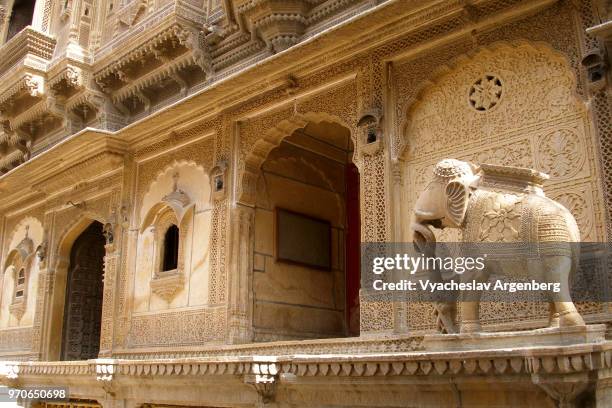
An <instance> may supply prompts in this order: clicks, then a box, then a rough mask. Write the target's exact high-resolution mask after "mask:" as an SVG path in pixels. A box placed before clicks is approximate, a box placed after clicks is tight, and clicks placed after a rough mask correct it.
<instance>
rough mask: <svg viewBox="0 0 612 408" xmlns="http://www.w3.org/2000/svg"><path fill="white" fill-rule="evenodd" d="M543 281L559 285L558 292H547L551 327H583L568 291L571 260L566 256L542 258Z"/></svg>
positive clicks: (581, 319)
mask: <svg viewBox="0 0 612 408" xmlns="http://www.w3.org/2000/svg"><path fill="white" fill-rule="evenodd" d="M542 261H543V268H544V280H545V281H546V282H550V283H559V284H560V285H559V291H558V292H555V291H548V293H549V296H550V300H551V305H552V307H551V311H554V313H552V315H551V321H550V326H551V327H567V326H584V319H583V318H582V316H580V313H578V310H576V306H575V305H574V302H572V299H571V295H570V290H569V275H570V272H571V271H572V259H571V258H570V257H568V256H548V257H545V258H543V260H542Z"/></svg>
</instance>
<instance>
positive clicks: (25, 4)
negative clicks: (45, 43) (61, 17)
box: [6, 0, 36, 41]
mask: <svg viewBox="0 0 612 408" xmlns="http://www.w3.org/2000/svg"><path fill="white" fill-rule="evenodd" d="M35 4H36V1H35V0H15V3H13V10H12V11H11V19H10V20H9V27H8V33H7V35H6V41H8V40H10V39H11V38H13V37H14V36H15V34H17V33H19V32H20V31H21V30H23V29H24V28H26V27H27V26H29V25H30V24H32V18H33V16H34V5H35Z"/></svg>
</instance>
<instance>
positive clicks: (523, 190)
mask: <svg viewBox="0 0 612 408" xmlns="http://www.w3.org/2000/svg"><path fill="white" fill-rule="evenodd" d="M547 178H548V176H547V175H545V174H543V173H539V172H537V171H535V170H531V169H526V168H517V167H507V166H494V165H487V164H482V165H480V166H476V165H474V164H472V163H467V162H463V161H459V160H454V159H445V160H442V161H440V162H439V163H438V164H437V165H436V166H435V167H434V170H433V178H432V179H431V182H430V183H429V185H428V186H427V188H426V189H425V190H424V191H423V193H422V194H421V195H420V196H419V198H418V200H417V202H416V204H415V207H414V220H415V223H414V224H413V225H412V226H411V230H412V232H413V237H414V240H415V242H417V243H418V244H421V243H424V242H435V237H434V235H433V232H432V231H431V229H430V228H431V227H434V228H459V229H461V230H462V232H463V241H464V242H479V243H491V242H493V243H496V242H502V243H516V242H531V243H536V244H544V243H553V244H556V245H551V246H546V245H543V246H539V247H538V249H539V251H540V254H541V255H540V256H541V257H545V258H546V263H545V265H546V266H545V267H544V268H545V269H544V272H543V278H544V280H545V281H547V282H561V284H562V286H564V287H562V289H561V292H560V293H558V294H551V295H550V296H551V303H550V307H551V312H554V314H552V315H551V321H550V325H551V327H564V326H577V325H578V326H579V325H584V320H583V319H582V317H581V316H580V314H579V313H578V311H577V310H576V307H575V306H574V304H573V302H572V301H571V300H570V297H569V290H568V288H567V282H568V278H569V276H570V274H571V273H572V272H573V271H574V269H575V267H576V262H575V260H576V258H577V256H578V254H577V250H576V249H575V247H572V246H571V245H570V243H571V242H578V241H580V232H579V230H578V226H577V224H576V220H575V219H574V217H573V216H572V215H571V213H570V212H569V210H567V209H566V208H565V207H563V206H562V205H559V204H558V203H557V202H555V201H553V200H551V199H550V198H547V197H546V196H545V195H544V192H543V190H542V183H543V181H544V180H546V179H547ZM568 258H569V259H570V260H571V262H569V263H568V262H567V259H568ZM491 266H492V265H491V264H488V266H487V267H486V268H485V270H484V271H483V272H482V273H479V274H474V275H470V276H469V279H472V278H473V279H475V280H477V281H481V282H486V281H487V280H488V278H489V275H490V273H491V270H492V269H493V268H491ZM520 269H521V270H524V272H525V273H527V275H528V276H532V277H536V276H537V275H536V269H534V267H533V266H532V264H531V263H530V264H527V263H525V264H521V266H520ZM464 277H465V278H467V275H463V276H462V279H463V278H464ZM438 278H440V279H441V277H438ZM479 296H480V295H477V296H475V297H474V299H471V301H465V302H462V303H461V328H460V330H461V332H475V331H480V321H479V303H480V302H479ZM453 309H454V304H451V305H443V306H442V307H439V308H438V319H439V324H440V325H441V326H442V327H441V328H442V329H443V330H444V331H446V332H455V331H456V328H455V327H454V324H453V321H454V316H453V315H454V310H453Z"/></svg>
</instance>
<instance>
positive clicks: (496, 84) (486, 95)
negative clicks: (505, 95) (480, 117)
mask: <svg viewBox="0 0 612 408" xmlns="http://www.w3.org/2000/svg"><path fill="white" fill-rule="evenodd" d="M501 96H502V83H501V80H500V79H499V78H498V77H497V76H495V75H489V74H485V75H483V76H482V78H479V79H478V80H476V82H474V85H472V87H471V88H470V98H469V99H470V105H471V106H472V107H473V108H474V109H476V110H477V111H481V112H484V111H487V110H489V109H491V108H493V107H494V106H495V105H497V104H498V103H499V101H500V99H501Z"/></svg>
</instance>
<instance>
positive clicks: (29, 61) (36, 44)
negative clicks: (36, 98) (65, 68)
mask: <svg viewBox="0 0 612 408" xmlns="http://www.w3.org/2000/svg"><path fill="white" fill-rule="evenodd" d="M55 43H56V41H55V38H53V37H50V36H48V35H47V34H44V33H41V32H40V31H37V30H35V29H33V28H32V27H26V28H25V29H23V30H22V31H21V32H19V33H18V34H17V35H15V36H14V37H13V38H11V40H10V41H9V42H7V43H6V44H4V45H3V46H2V48H0V77H1V76H3V75H4V74H7V73H10V72H11V69H13V68H14V66H15V65H16V64H17V63H18V62H19V61H21V60H25V65H27V66H29V67H31V68H35V69H44V68H45V64H46V62H47V61H50V60H51V58H52V57H53V51H54V50H55Z"/></svg>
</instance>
